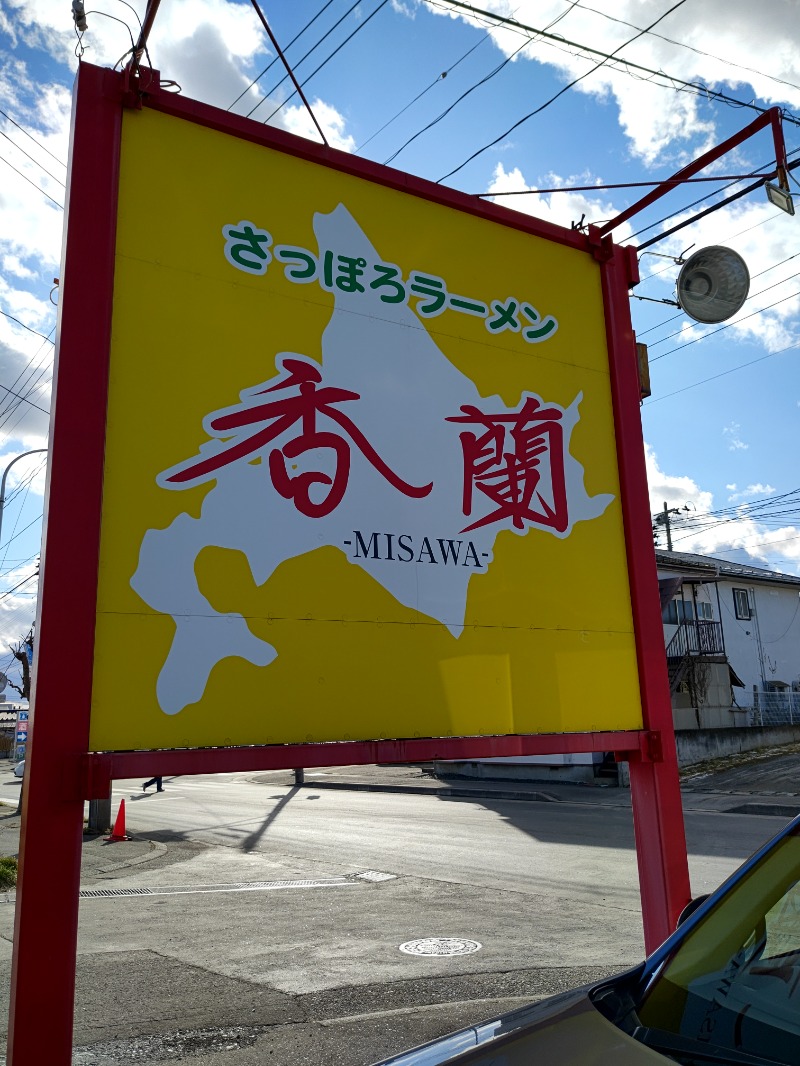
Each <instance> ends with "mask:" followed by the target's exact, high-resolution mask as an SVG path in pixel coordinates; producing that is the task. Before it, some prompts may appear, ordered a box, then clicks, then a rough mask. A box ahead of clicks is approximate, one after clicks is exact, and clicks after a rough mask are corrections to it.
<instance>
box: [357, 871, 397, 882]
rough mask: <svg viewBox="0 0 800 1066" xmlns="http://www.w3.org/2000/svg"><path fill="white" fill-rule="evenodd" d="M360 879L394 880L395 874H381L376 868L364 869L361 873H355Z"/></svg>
mask: <svg viewBox="0 0 800 1066" xmlns="http://www.w3.org/2000/svg"><path fill="white" fill-rule="evenodd" d="M355 876H356V877H358V878H360V879H361V880H362V881H394V880H396V878H397V874H382V873H380V871H378V870H365V871H364V872H363V873H362V874H356V875H355Z"/></svg>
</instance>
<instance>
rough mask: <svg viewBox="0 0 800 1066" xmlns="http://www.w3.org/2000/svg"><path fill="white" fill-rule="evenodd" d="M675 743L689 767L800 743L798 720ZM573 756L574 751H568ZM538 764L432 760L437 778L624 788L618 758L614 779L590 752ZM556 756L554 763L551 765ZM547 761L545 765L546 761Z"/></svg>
mask: <svg viewBox="0 0 800 1066" xmlns="http://www.w3.org/2000/svg"><path fill="white" fill-rule="evenodd" d="M675 743H676V747H677V751H678V765H679V766H694V765H695V764H696V763H701V762H706V761H707V760H708V759H721V758H724V757H725V756H726V755H737V754H739V753H740V752H745V751H758V750H760V749H761V748H777V747H780V745H781V744H798V743H800V725H795V726H791V725H773V726H746V727H739V728H735V727H734V728H731V727H728V728H727V729H677V730H676V731H675ZM572 758H573V759H574V758H575V756H574V755H573V756H572ZM541 759H542V761H541V763H532V762H530V761H528V762H525V763H523V762H522V761H520V760H518V759H513V758H510V759H475V760H471V761H469V762H467V761H458V760H453V761H451V762H435V763H434V764H433V765H434V773H435V774H436V776H437V777H441V778H448V777H467V778H473V779H475V778H477V779H484V780H490V781H540V782H547V781H550V782H556V781H562V782H569V783H572V784H575V783H581V784H599V785H609V784H612V783H618V784H619V785H620V786H621V787H623V788H628V787H629V784H630V778H629V776H628V766H627V764H626V763H620V764H619V766H618V767H617V770H618V781H613V780H612V779H611V778H609V777H608V776H605V775H603V776H598V772H599V771H600V764H599V763H594V765H592V763H591V761H588V760H590V759H591V756H588V757H587V763H586V764H585V765H581V764H580V763H577V762H573V763H566V762H565V761H564V759H565V757H564V756H542V757H541ZM556 759H558V760H559V761H558V764H556V765H554V764H555V762H556ZM548 763H549V764H550V765H547V764H548Z"/></svg>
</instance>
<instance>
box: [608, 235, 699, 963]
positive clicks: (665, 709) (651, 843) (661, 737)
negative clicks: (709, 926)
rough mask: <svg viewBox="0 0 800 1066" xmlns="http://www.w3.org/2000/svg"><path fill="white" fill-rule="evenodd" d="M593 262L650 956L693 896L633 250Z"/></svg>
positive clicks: (638, 849) (641, 881)
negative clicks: (629, 626) (634, 669)
mask: <svg viewBox="0 0 800 1066" xmlns="http://www.w3.org/2000/svg"><path fill="white" fill-rule="evenodd" d="M596 239H597V238H596V235H595V240H596ZM596 256H597V258H598V259H600V260H601V276H602V284H603V299H604V303H605V313H606V332H607V337H608V349H609V364H610V368H611V389H612V396H613V399H614V422H615V427H616V433H617V454H618V457H619V472H620V484H621V489H622V510H623V521H624V523H625V541H626V545H627V553H628V575H629V580H630V585H631V606H632V609H633V622H634V632H635V634H636V651H637V658H638V663H639V686H640V690H641V694H642V711H643V716H644V726H645V729H646V730H648V731H649V736H648V741H647V743H646V744H645V745H644V747H643V750H642V752H641V753H640V754H639V755H638V756H635V757H633V758H631V757H628V758H629V765H630V775H631V801H632V804H633V824H634V834H635V838H636V858H637V862H638V865H639V887H640V892H641V897H642V919H643V923H644V939H645V947H646V949H647V951H648V952H650V951H652V950H653V949H654V948H656V947H657V946H658V945H659V944H660V943H661V942H662V941H663V940H664V939H666V937H667V936H668V935H669V934H670V933H671V932H672V931H673V930H674V928H675V922H676V921H677V918H678V915H679V914H680V912H681V910H682V909H683V907H684V906H685V905H686V903H688V902H689V899H690V895H691V892H690V886H689V867H688V863H687V857H686V836H685V832H684V826H683V808H682V805H681V794H680V781H679V777H678V758H677V753H676V748H675V733H674V728H673V723H672V701H671V698H670V691H669V679H668V675H667V664H666V657H665V655H664V629H663V626H662V623H661V612H660V610H659V596H658V574H657V571H656V562H655V552H654V549H653V534H652V529H651V522H650V506H649V502H648V501H649V498H648V491H647V474H646V469H645V458H644V442H643V438H642V427H641V419H640V415H639V382H638V373H637V363H636V348H635V341H634V335H633V329H632V326H631V317H630V303H629V300H628V289H629V287H630V286H631V285H634V284H635V283H636V281H637V280H638V268H637V264H636V256H635V249H633V248H615V247H614V246H613V245H612V244H611V241H610V238H608V237H606V238H605V239H603V240H600V241H599V242H597V244H596Z"/></svg>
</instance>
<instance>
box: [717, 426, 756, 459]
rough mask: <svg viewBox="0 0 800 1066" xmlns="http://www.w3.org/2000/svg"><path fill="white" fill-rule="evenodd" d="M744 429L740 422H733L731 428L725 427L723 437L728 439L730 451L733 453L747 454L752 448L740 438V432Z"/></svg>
mask: <svg viewBox="0 0 800 1066" xmlns="http://www.w3.org/2000/svg"><path fill="white" fill-rule="evenodd" d="M741 428H742V427H741V426H740V425H739V423H738V422H731V424H730V425H729V426H723V429H722V435H723V437H727V439H728V451H731V452H746V451H747V449H748V448H749V447H750V445H749V444H746V443H745V442H744V441H743V440H742V438H741V437H740V436H739V430H740V429H741Z"/></svg>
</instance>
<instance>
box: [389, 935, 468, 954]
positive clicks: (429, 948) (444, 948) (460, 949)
mask: <svg viewBox="0 0 800 1066" xmlns="http://www.w3.org/2000/svg"><path fill="white" fill-rule="evenodd" d="M400 950H401V951H403V952H405V954H406V955H471V954H472V952H473V951H480V950H481V945H480V944H479V943H478V941H477V940H462V939H461V938H460V937H456V936H428V937H425V939H424V940H409V941H407V942H406V943H405V944H401V945H400Z"/></svg>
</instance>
